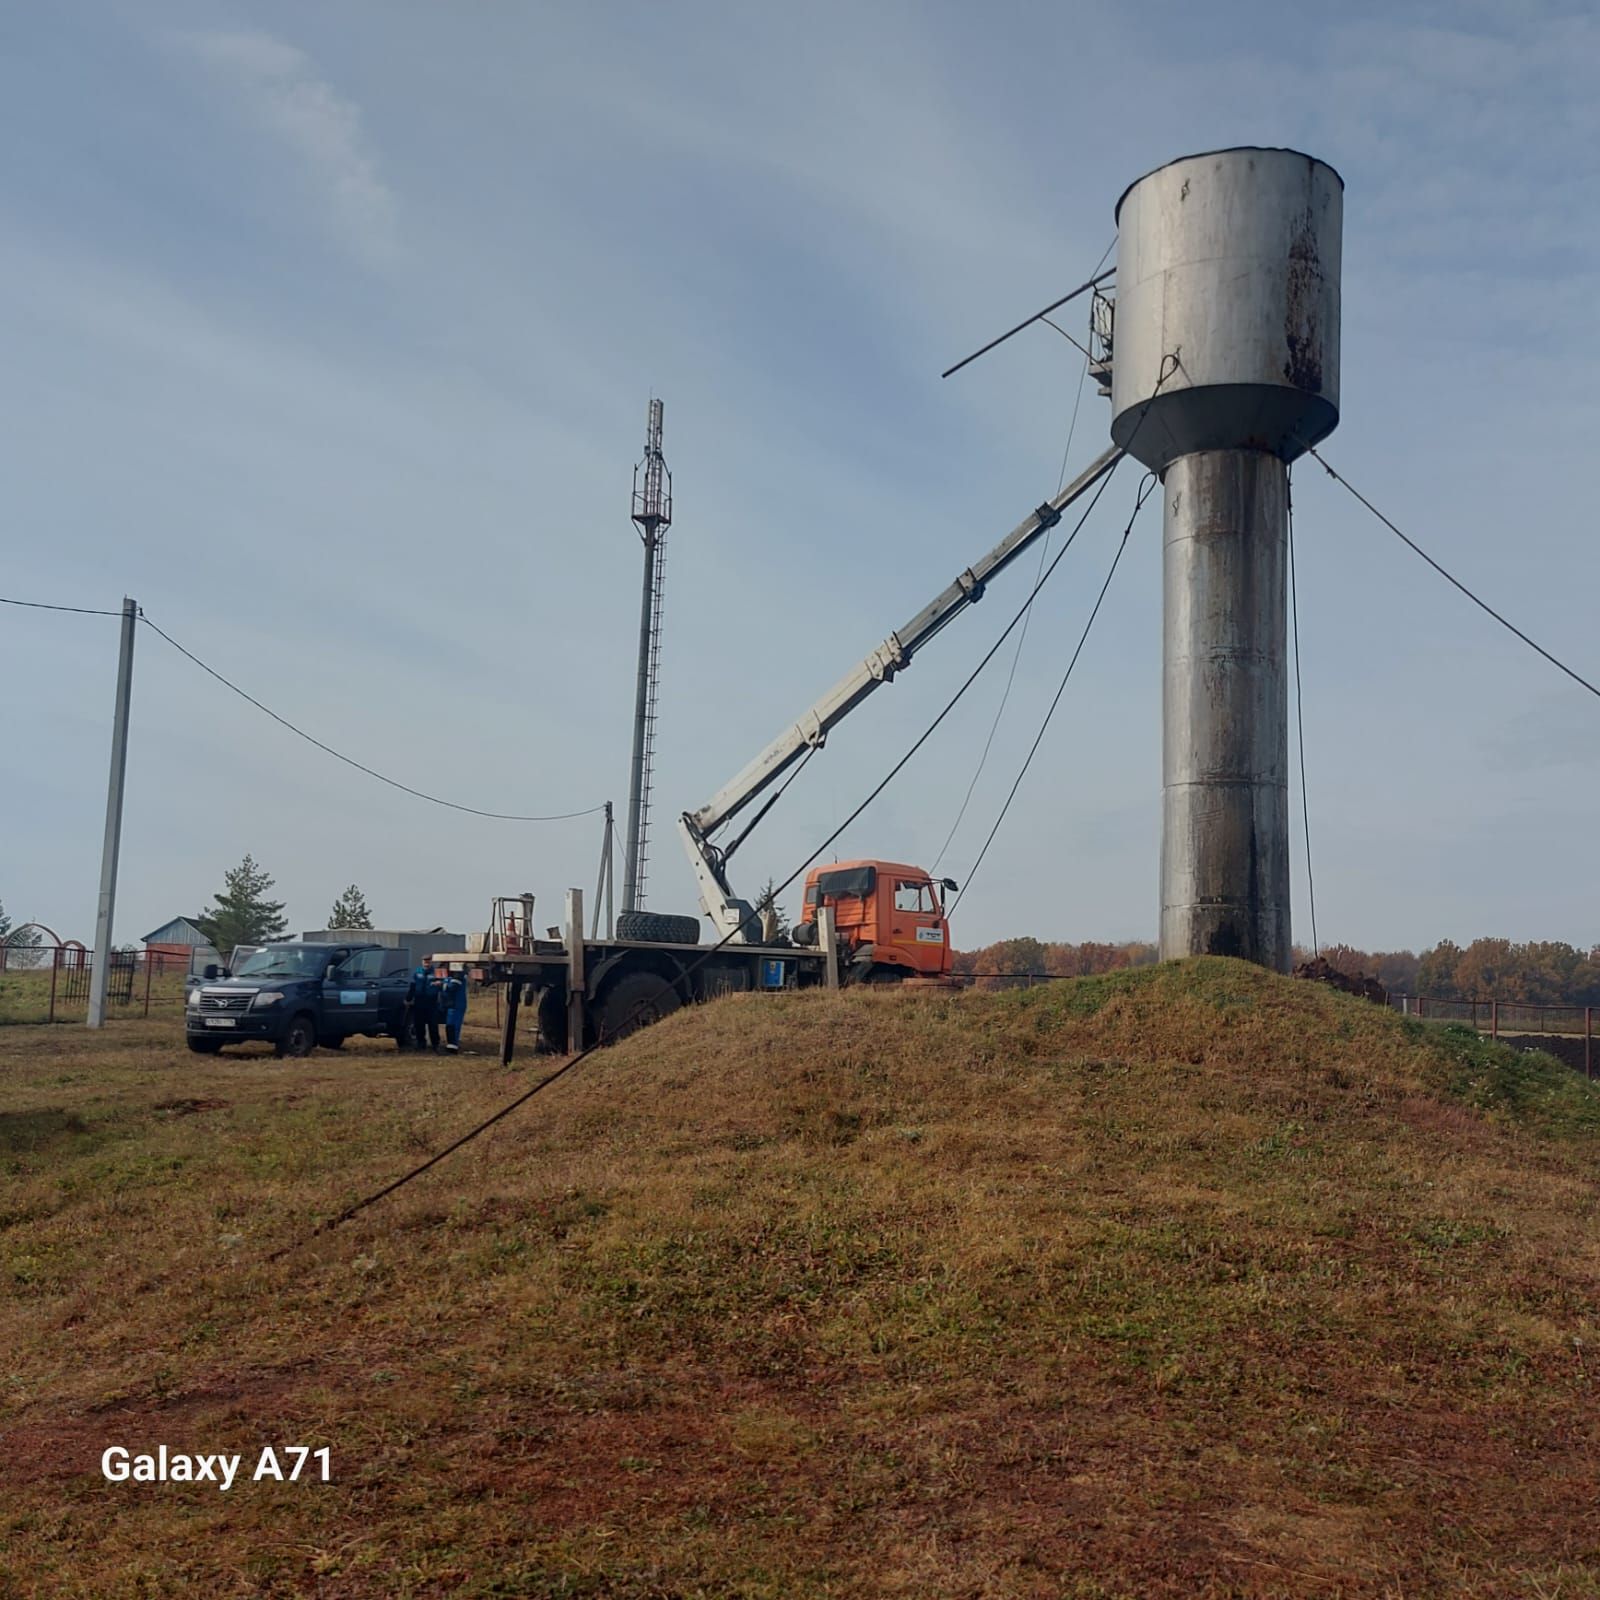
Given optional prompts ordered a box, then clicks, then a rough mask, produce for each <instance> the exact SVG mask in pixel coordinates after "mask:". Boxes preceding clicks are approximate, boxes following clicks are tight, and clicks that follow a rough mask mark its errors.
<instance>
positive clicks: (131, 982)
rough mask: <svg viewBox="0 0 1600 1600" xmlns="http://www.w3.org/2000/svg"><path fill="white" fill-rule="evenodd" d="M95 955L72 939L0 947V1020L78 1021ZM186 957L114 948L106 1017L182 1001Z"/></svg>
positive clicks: (138, 1013)
mask: <svg viewBox="0 0 1600 1600" xmlns="http://www.w3.org/2000/svg"><path fill="white" fill-rule="evenodd" d="M94 963H95V953H94V951H92V950H88V949H85V948H84V947H83V946H82V945H80V944H76V943H69V944H62V945H54V946H52V945H9V946H8V945H0V1023H19V1022H46V1023H48V1022H82V1021H83V1020H84V1018H85V1016H86V1015H87V1014H88V1008H89V988H90V985H91V984H92V982H93V980H94ZM188 970H189V963H188V959H187V958H186V957H184V956H176V955H171V954H167V953H163V952H160V951H141V950H113V951H112V952H111V956H110V969H109V971H108V972H107V974H106V1003H107V1008H108V1010H107V1015H108V1017H110V1018H122V1017H148V1016H149V1015H150V1011H151V1007H152V1005H161V1004H164V1003H167V1002H170V1001H172V1000H174V999H176V1000H177V1001H178V1002H180V1003H181V1000H182V984H183V980H184V978H186V977H187V975H188Z"/></svg>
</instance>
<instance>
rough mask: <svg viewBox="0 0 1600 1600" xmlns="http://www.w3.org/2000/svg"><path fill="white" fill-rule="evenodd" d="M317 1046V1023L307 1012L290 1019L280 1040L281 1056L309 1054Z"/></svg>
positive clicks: (279, 1052)
mask: <svg viewBox="0 0 1600 1600" xmlns="http://www.w3.org/2000/svg"><path fill="white" fill-rule="evenodd" d="M316 1048H317V1025H316V1023H314V1022H313V1021H312V1020H311V1018H310V1016H309V1015H308V1014H307V1013H306V1012H303V1011H302V1012H301V1013H300V1015H299V1016H298V1017H291V1018H290V1019H289V1026H288V1027H287V1028H285V1029H284V1031H283V1037H282V1038H281V1039H280V1040H279V1041H278V1054H279V1055H280V1056H308V1055H310V1054H311V1052H312V1051H313V1050H315V1049H316Z"/></svg>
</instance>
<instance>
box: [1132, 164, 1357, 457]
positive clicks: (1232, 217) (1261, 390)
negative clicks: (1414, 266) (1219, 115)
mask: <svg viewBox="0 0 1600 1600" xmlns="http://www.w3.org/2000/svg"><path fill="white" fill-rule="evenodd" d="M1343 227H1344V180H1343V179H1342V178H1340V176H1339V174H1338V173H1337V172H1335V171H1334V170H1333V168H1332V167H1330V166H1328V165H1327V164H1326V163H1325V162H1322V161H1318V160H1316V159H1315V158H1314V157H1312V156H1307V155H1302V154H1300V152H1299V151H1296V150H1262V149H1254V148H1246V149H1238V150H1217V151H1213V152H1211V153H1209V154H1207V155H1198V156H1185V157H1184V158H1183V159H1181V160H1178V161H1173V162H1170V163H1168V165H1166V166H1164V167H1159V168H1157V170H1156V171H1154V172H1152V173H1149V174H1148V175H1147V176H1145V177H1143V178H1140V179H1139V180H1138V182H1137V183H1135V184H1133V185H1132V186H1131V187H1130V188H1129V189H1128V190H1127V191H1126V192H1125V193H1124V194H1123V196H1122V199H1121V200H1120V201H1119V202H1118V203H1117V289H1116V321H1115V330H1114V356H1113V360H1112V369H1111V410H1112V423H1111V437H1112V438H1113V439H1115V440H1116V442H1117V443H1118V444H1120V445H1121V446H1122V447H1123V448H1124V449H1125V450H1127V451H1128V453H1129V454H1130V455H1132V456H1134V457H1136V458H1137V459H1138V460H1140V461H1142V462H1144V464H1145V465H1146V466H1147V467H1151V468H1153V469H1154V470H1156V471H1157V472H1160V471H1162V470H1163V469H1164V468H1165V467H1166V465H1167V463H1168V462H1169V461H1175V460H1176V459H1177V458H1178V457H1179V456H1182V455H1188V454H1190V453H1192V452H1193V451H1196V450H1227V449H1249V450H1269V451H1271V452H1272V453H1273V454H1274V455H1277V456H1281V457H1282V458H1283V459H1284V460H1285V461H1291V460H1293V459H1294V457H1296V456H1298V455H1300V454H1301V453H1302V452H1303V451H1304V450H1305V449H1306V447H1307V446H1308V445H1312V444H1315V443H1316V442H1317V441H1318V440H1319V439H1321V438H1323V437H1325V436H1326V435H1327V434H1329V433H1331V432H1332V431H1333V427H1334V424H1335V423H1336V422H1337V421H1338V420H1339V256H1340V249H1341V243H1342V237H1343ZM1169 358H1171V359H1169ZM1164 372H1165V373H1166V374H1167V376H1166V381H1165V382H1161V379H1162V376H1163V373H1164ZM1158 384H1159V393H1158V392H1157V386H1158ZM1152 396H1153V397H1154V398H1152ZM1147 405H1148V409H1146V408H1147Z"/></svg>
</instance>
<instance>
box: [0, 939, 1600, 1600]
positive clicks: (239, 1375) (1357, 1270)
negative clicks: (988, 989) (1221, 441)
mask: <svg viewBox="0 0 1600 1600" xmlns="http://www.w3.org/2000/svg"><path fill="white" fill-rule="evenodd" d="M479 1038H480V1042H481V1043H483V1044H484V1045H485V1046H486V1045H487V1040H488V1036H487V1033H484V1034H482V1035H480V1036H479ZM525 1081H526V1080H525V1079H523V1078H522V1077H521V1076H520V1075H515V1074H506V1073H503V1072H502V1071H500V1069H499V1068H498V1066H497V1065H495V1064H494V1063H493V1061H492V1060H490V1059H488V1058H487V1057H486V1056H474V1057H465V1058H461V1059H457V1060H450V1059H446V1060H443V1061H440V1060H435V1059H422V1060H418V1059H416V1058H411V1057H401V1056H396V1055H395V1054H394V1053H393V1052H392V1051H389V1050H386V1049H382V1048H380V1047H377V1046H372V1047H368V1048H361V1047H359V1046H355V1045H352V1046H350V1047H349V1048H347V1050H346V1051H345V1052H344V1053H343V1054H341V1055H339V1056H333V1055H328V1054H321V1055H318V1056H316V1057H313V1058H311V1059H310V1060H309V1061H307V1062H303V1063H293V1062H277V1061H274V1060H272V1059H271V1058H270V1057H267V1056H250V1057H235V1058H229V1057H223V1058H221V1059H220V1060H212V1059H205V1058H190V1057H188V1056H187V1055H186V1054H185V1053H184V1051H183V1048H182V1042H181V1039H180V1038H179V1037H178V1036H177V1035H176V1033H175V1032H174V1030H173V1028H172V1026H171V1024H155V1023H152V1024H149V1025H148V1026H146V1025H138V1024H128V1025H124V1026H123V1027H121V1028H120V1029H117V1030H112V1031H109V1032H107V1033H106V1034H104V1035H101V1036H99V1037H90V1036H86V1035H84V1034H82V1033H79V1032H76V1031H69V1030H62V1029H56V1030H48V1029H8V1030H5V1031H4V1032H3V1033H0V1163H3V1164H0V1173H3V1174H4V1178H3V1188H0V1282H3V1283H4V1284H5V1285H6V1288H7V1291H8V1292H7V1296H6V1297H5V1298H4V1299H0V1347H3V1348H4V1349H6V1351H7V1352H8V1356H9V1360H8V1371H7V1382H6V1388H5V1391H4V1394H3V1400H0V1475H3V1477H0V1481H3V1482H4V1484H5V1488H6V1493H5V1497H4V1509H3V1512H0V1589H3V1588H4V1584H5V1581H6V1579H7V1578H9V1580H10V1582H11V1583H12V1584H14V1585H15V1586H16V1587H17V1589H18V1590H19V1592H28V1591H30V1590H31V1589H34V1588H36V1587H38V1588H47V1589H49V1590H50V1591H51V1592H57V1593H63V1594H68V1595H84V1596H90V1595H93V1596H102V1595H136V1594H153V1593H169V1592H174V1591H175V1590H176V1591H179V1592H182V1591H184V1590H193V1591H194V1592H204V1593H208V1594H222V1595H234V1594H238V1595H245V1594H256V1593H267V1594H301V1593H316V1594H324V1595H329V1596H380V1595H383V1596H387V1595H406V1594H415V1595H445V1594H451V1595H454V1594H470V1595H528V1596H549V1597H554V1596H578V1595H590V1596H631V1597H638V1600H644V1597H675V1596H683V1597H689V1596H702V1595H703V1596H724V1595H739V1596H750V1597H754V1596H774V1597H776V1596H822V1595H831V1596H846V1595H862V1596H917V1597H921V1596H935V1597H936V1596H952V1597H953V1596H969V1595H971V1596H976V1595H983V1596H1035V1595H1037V1596H1058V1595H1067V1596H1079V1597H1095V1596H1098V1597H1107V1596H1123V1595H1127V1596H1139V1597H1143V1596H1152V1595H1174V1596H1177V1595H1184V1596H1188V1595H1197V1594H1207V1595H1216V1596H1223V1595H1238V1596H1245V1595H1282V1594H1328V1595H1343V1596H1351V1597H1354V1596H1366V1595H1372V1596H1378V1595H1385V1596H1388V1595H1396V1596H1399V1595H1404V1596H1424V1595H1442V1594H1470V1595H1490V1596H1492V1595H1503V1596H1508V1597H1509V1596H1518V1597H1520V1596H1539V1595H1547V1596H1557V1595H1559V1596H1566V1597H1573V1596H1586V1595H1596V1594H1600V1534H1596V1533H1594V1532H1591V1528H1592V1525H1593V1506H1594V1504H1595V1499H1596V1489H1597V1487H1600V1483H1597V1478H1600V1469H1597V1467H1596V1457H1595V1451H1594V1446H1595V1443H1596V1439H1595V1434H1596V1410H1595V1406H1594V1403H1593V1399H1592V1388H1591V1383H1590V1368H1591V1367H1592V1366H1593V1365H1594V1364H1595V1361H1596V1353H1595V1349H1594V1345H1595V1338H1596V1334H1595V1318H1594V1309H1593V1308H1594V1296H1595V1289H1596V1284H1597V1280H1600V1240H1597V1238H1596V1233H1595V1226H1594V1215H1595V1203H1596V1186H1595V1181H1594V1176H1593V1172H1594V1162H1595V1156H1596V1154H1597V1151H1600V1104H1597V1101H1596V1097H1595V1096H1593V1095H1592V1094H1591V1093H1590V1092H1589V1090H1588V1088H1587V1086H1586V1085H1584V1084H1582V1083H1581V1082H1580V1081H1578V1080H1576V1079H1574V1078H1573V1077H1572V1076H1571V1075H1570V1074H1564V1072H1563V1071H1562V1069H1559V1068H1556V1067H1554V1066H1552V1065H1549V1064H1543V1063H1540V1062H1538V1061H1536V1060H1531V1059H1528V1058H1522V1059H1518V1058H1515V1057H1512V1056H1510V1055H1509V1053H1503V1052H1500V1051H1497V1050H1495V1049H1494V1048H1492V1047H1490V1046H1486V1045H1484V1044H1482V1043H1481V1042H1479V1041H1476V1040H1474V1039H1471V1038H1468V1037H1467V1036H1465V1035H1458V1034H1454V1033H1444V1034H1435V1033H1432V1032H1428V1033H1424V1032H1423V1030H1422V1029H1420V1028H1418V1027H1416V1026H1415V1025H1407V1024H1406V1023H1405V1022H1403V1021H1402V1020H1400V1019H1398V1018H1395V1017H1393V1016H1391V1015H1388V1014H1385V1013H1383V1012H1381V1011H1378V1010H1377V1009H1376V1008H1372V1007H1370V1006H1367V1005H1365V1003H1363V1002H1359V1001H1353V1000H1348V999H1345V998H1344V997H1341V996H1337V995H1333V994H1331V993H1327V992H1324V991H1322V990H1320V989H1317V988H1315V987H1314V986H1309V985H1295V984H1292V983H1289V982H1287V981H1285V980H1279V979H1274V978H1271V977H1269V976H1267V975H1265V974H1262V973H1259V972H1256V971H1254V970H1253V969H1249V968H1245V967H1242V966H1239V965H1237V964H1235V963H1228V962H1216V961H1209V962H1198V963H1186V964H1183V965H1181V966H1177V967H1167V968H1160V969H1155V970H1153V971H1145V972H1140V973H1131V974H1117V975H1113V976H1112V977H1108V978H1105V979H1087V980H1082V981H1080V982H1076V983H1071V984H1062V985H1058V986H1054V987H1052V988H1049V989H1039V990H1035V991H1033V992H1031V993H1019V994H1012V995H964V996H956V997H941V996H929V995H923V996H912V995H896V994H892V993H889V994H885V993H847V994H844V995H841V996H836V997H829V996H825V995H821V994H815V995H806V996H799V997H783V998H774V997H765V996H762V997H757V996H750V997H743V998H737V999H732V1000H727V1001H723V1002H720V1003H718V1004H717V1005H714V1006H710V1007H706V1008H703V1009H700V1010H697V1011H694V1012H691V1013H685V1014H681V1015H679V1016H678V1017H675V1018H673V1019H671V1020H670V1021H669V1022H667V1023H665V1024H663V1025H661V1026H660V1027H658V1028H656V1029H654V1030H652V1031H651V1032H649V1033H647V1034H644V1035H641V1036H639V1037H637V1038H636V1039H634V1040H632V1041H630V1042H628V1043H627V1044H625V1045H623V1046H622V1047H619V1048H618V1049H616V1050H614V1051H611V1052H608V1053H606V1054H604V1055H602V1056H599V1057H596V1058H594V1059H593V1060H592V1061H590V1062H589V1063H587V1064H585V1066H584V1067H583V1068H581V1069H580V1070H579V1072H577V1073H576V1074H574V1075H573V1077H572V1078H570V1079H568V1080H564V1081H563V1082H562V1083H561V1084H560V1085H559V1086H557V1087H556V1088H554V1089H552V1090H551V1091H550V1092H549V1093H548V1094H547V1095H545V1096H542V1097H541V1098H540V1099H538V1100H536V1101H534V1102H533V1103H532V1104H531V1105H530V1106H529V1107H527V1108H525V1110H524V1111H523V1112H521V1113H519V1114H518V1115H517V1116H515V1117H513V1118H511V1119H509V1120H508V1121H507V1122H506V1123H504V1124H502V1125H500V1126H499V1127H498V1128H496V1129H495V1130H494V1131H493V1132H492V1133H490V1134H489V1135H487V1136H486V1137H485V1138H484V1139H483V1140H481V1141H479V1142H478V1143H477V1144H475V1145H473V1146H469V1147H468V1148H467V1149H466V1150H464V1151H462V1152H461V1153H460V1154H459V1155H458V1156H456V1157H453V1158H451V1160H450V1162H449V1163H448V1164H446V1165H445V1166H443V1167H441V1168H440V1169H438V1170H437V1171H436V1172H434V1173H433V1174H430V1175H429V1176H428V1177H426V1178H424V1179H422V1180H420V1181H419V1182H418V1183H416V1184H414V1185H412V1186H411V1187H409V1188H407V1189H405V1190H403V1191H401V1192H400V1193H399V1194H397V1195H396V1196H394V1197H393V1198H392V1199H391V1200H389V1201H386V1202H384V1203H383V1204H382V1205H381V1206H380V1207H378V1208H375V1209H374V1210H372V1211H370V1212H368V1213H365V1214H364V1215H363V1216H362V1217H360V1218H359V1219H357V1220H356V1221H355V1222H354V1223H352V1224H350V1225H348V1226H347V1227H346V1228H344V1229H342V1230H340V1231H338V1232H336V1233H334V1234H332V1235H330V1236H328V1237H326V1238H323V1239H320V1240H318V1241H316V1242H315V1243H313V1244H312V1245H310V1246H309V1247H307V1248H305V1249H303V1250H300V1251H299V1252H297V1253H296V1254H294V1255H292V1256H290V1257H288V1258H287V1259H285V1260H283V1261H280V1262H277V1263H269V1262H268V1261H267V1260H266V1256H267V1255H268V1253H269V1252H270V1251H271V1250H272V1249H273V1248H274V1247H276V1246H277V1245H280V1244H282V1243H285V1242H287V1241H290V1240H292V1239H295V1238H298V1237H300V1236H301V1235H302V1234H304V1233H305V1232H306V1230H307V1229H308V1228H309V1227H310V1225H311V1224H312V1223H313V1222H315V1221H316V1220H317V1219H319V1218H321V1217H324V1216H327V1215H328V1214H330V1213H331V1212H332V1211H334V1210H336V1209H338V1207H339V1206H341V1205H342V1204H344V1203H345V1202H347V1201H348V1200H350V1199H351V1198H353V1197H355V1196H356V1195H357V1194H359V1193H360V1192H362V1191H363V1190H364V1189H366V1188H368V1187H369V1186H370V1187H375V1186H376V1185H377V1184H378V1183H381V1182H383V1181H386V1180H387V1179H388V1178H390V1177H391V1176H393V1175H394V1174H395V1173H396V1172H398V1171H399V1170H401V1169H403V1168H404V1167H405V1166H406V1165H407V1164H408V1163H410V1162H411V1161H412V1160H414V1159H416V1158H418V1157H420V1156H421V1155H422V1154H423V1153H425V1152H426V1151H428V1150H429V1149H431V1148H433V1147H435V1146H436V1145H437V1144H439V1143H441V1142H443V1140H444V1139H445V1138H446V1137H448V1136H449V1135H451V1134H453V1133H454V1132H456V1131H458V1130H459V1129H461V1128H462V1127H464V1126H465V1125H467V1124H468V1123H469V1122H471V1121H472V1120H474V1119H475V1118H477V1117H478V1116H479V1115H481V1114H483V1113H485V1112H486V1111H488V1110H490V1109H492V1108H494V1107H495V1106H497V1105H498V1104H500V1103H502V1102H503V1101H504V1100H505V1099H507V1098H509V1097H510V1095H511V1094H513V1093H515V1092H516V1091H517V1090H518V1088H520V1087H521V1086H522V1085H523V1084H524V1083H525ZM277 1440H283V1441H289V1442H298V1443H305V1444H311V1445H317V1446H320V1445H324V1444H326V1445H329V1446H331V1447H332V1449H333V1453H334V1466H335V1476H336V1481H335V1483H333V1484H332V1485H330V1486H327V1487H322V1486H316V1485H283V1486H278V1485H272V1484H263V1485H250V1484H240V1485H238V1486H236V1487H235V1488H234V1490H233V1491H232V1492H231V1494H228V1495H221V1494H219V1493H218V1492H217V1491H216V1490H215V1489H212V1488H209V1487H206V1486H195V1487H189V1486H178V1485H167V1486H133V1485H120V1486H119V1485H111V1484H107V1483H105V1482H103V1481H102V1479H101V1478H100V1476H99V1472H98V1455H99V1451H100V1450H101V1449H102V1448H103V1447H104V1446H105V1445H106V1444H109V1443H117V1442H120V1443H124V1444H127V1445H128V1446H129V1447H131V1448H147V1449H153V1448H154V1447H155V1446H156V1445H157V1444H158V1443H165V1444H167V1445H168V1446H169V1447H171V1448H172V1449H175V1450H203V1451H207V1452H210V1451H216V1450H221V1449H227V1450H243V1451H245V1452H246V1454H247V1457H248V1459H252V1460H253V1458H254V1454H255V1451H256V1450H257V1449H258V1448H259V1446H260V1445H261V1444H262V1443H265V1442H270V1441H277Z"/></svg>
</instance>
